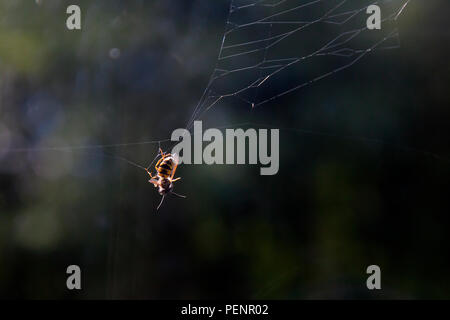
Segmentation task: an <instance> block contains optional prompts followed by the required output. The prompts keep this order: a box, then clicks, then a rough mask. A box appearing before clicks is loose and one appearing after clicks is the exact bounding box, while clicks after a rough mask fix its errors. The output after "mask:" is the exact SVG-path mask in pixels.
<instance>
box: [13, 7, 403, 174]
mask: <svg viewBox="0 0 450 320" xmlns="http://www.w3.org/2000/svg"><path fill="white" fill-rule="evenodd" d="M409 1H410V0H379V1H374V0H231V2H230V6H229V11H228V15H227V20H226V24H225V25H226V26H225V31H224V34H223V36H222V40H221V42H220V47H219V54H218V58H217V62H216V66H215V68H214V69H213V72H212V74H211V76H210V78H209V81H208V83H207V85H206V87H205V89H204V91H203V94H202V95H201V98H200V99H199V101H198V103H197V104H196V106H195V108H194V110H193V112H192V114H191V116H190V118H189V121H188V122H187V125H186V129H188V130H189V131H191V129H192V126H193V123H194V121H195V120H200V119H201V118H202V117H203V115H204V114H205V113H206V112H208V111H209V110H210V109H212V108H213V107H214V106H217V105H219V104H220V103H221V102H224V101H225V100H226V99H234V100H235V101H238V102H241V103H244V104H246V105H247V106H248V107H252V108H256V107H259V106H262V105H264V104H268V103H269V102H272V101H274V100H276V99H277V98H280V97H282V96H285V95H287V94H290V93H293V92H295V91H298V90H300V89H302V88H304V87H306V86H309V85H311V84H313V83H316V82H319V81H320V80H323V79H325V78H329V77H331V76H332V75H334V74H336V73H338V72H340V71H343V70H345V69H347V68H350V67H351V66H352V65H354V64H355V63H357V62H358V61H359V60H361V59H362V58H364V57H366V56H368V55H370V54H373V53H374V52H376V51H380V50H389V49H395V48H398V47H399V45H400V42H399V34H398V29H397V26H396V19H397V18H398V17H399V16H400V14H401V13H402V12H403V10H404V8H405V7H406V5H407V4H408V3H409ZM370 5H378V6H379V7H380V9H381V14H382V19H381V20H382V27H381V30H369V29H368V28H367V19H368V17H369V15H368V14H367V8H368V7H369V6H370ZM226 127H231V126H226ZM221 128H225V127H221ZM169 142H171V140H170V139H163V140H156V139H154V140H151V141H138V142H128V143H120V144H98V145H80V146H62V147H40V148H27V147H25V148H11V149H9V150H8V151H9V152H13V153H15V152H28V151H70V152H72V151H77V150H78V151H89V152H93V151H94V150H102V152H101V153H102V156H107V157H113V158H117V159H120V160H122V161H125V162H127V163H129V164H130V165H133V166H135V167H138V168H140V169H144V170H146V169H148V168H149V167H151V165H153V163H154V162H155V161H156V159H157V158H158V154H157V155H156V156H155V158H154V159H153V161H152V163H151V164H150V165H149V166H147V167H144V166H141V165H140V164H137V163H135V162H133V161H130V160H128V159H126V158H123V157H121V156H118V155H113V154H108V153H107V152H106V151H105V150H106V149H108V148H122V147H127V146H138V145H149V144H154V145H158V147H161V144H163V143H169Z"/></svg>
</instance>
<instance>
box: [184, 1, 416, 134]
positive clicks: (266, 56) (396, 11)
mask: <svg viewBox="0 0 450 320" xmlns="http://www.w3.org/2000/svg"><path fill="white" fill-rule="evenodd" d="M407 3H408V0H380V1H374V0H372V1H368V0H252V1H249V0H232V2H231V5H230V11H229V15H228V20H227V27H226V31H225V33H224V36H223V40H222V44H221V46H220V50H219V56H218V61H217V66H216V68H215V69H214V72H213V74H212V76H211V78H210V81H209V83H208V85H207V87H206V90H205V92H204V94H203V96H202V98H201V100H200V102H199V104H198V105H197V108H196V109H195V111H194V113H193V115H192V117H191V119H190V122H189V125H188V128H189V127H190V125H192V122H193V121H194V120H195V119H198V118H200V117H201V116H202V114H203V113H204V112H206V111H208V110H209V109H210V108H212V107H213V106H215V105H217V104H218V103H219V102H221V101H222V100H224V99H225V98H235V99H239V100H241V101H243V102H244V103H246V104H248V105H249V106H251V107H257V106H260V105H263V104H265V103H268V102H270V101H272V100H274V99H276V98H279V97H281V96H284V95H286V94H289V93H292V92H294V91H296V90H299V89H301V88H303V87H306V86H308V85H310V84H312V83H315V82H318V81H319V80H322V79H324V78H327V77H330V76H332V75H333V74H335V73H338V72H340V71H342V70H344V69H347V68H349V67H351V66H352V65H354V64H355V63H356V62H358V61H359V60H361V59H362V58H363V57H365V56H367V55H369V54H371V53H372V52H374V51H378V50H385V49H393V48H397V47H399V39H398V29H397V27H396V19H397V17H398V16H399V15H400V14H401V12H402V10H403V9H404V7H405V6H406V4H407ZM370 5H377V6H378V7H379V8H380V9H381V21H382V23H381V30H369V29H368V28H367V20H368V18H369V17H370V16H371V14H368V13H367V8H368V7H369V6H370ZM355 76H356V75H355Z"/></svg>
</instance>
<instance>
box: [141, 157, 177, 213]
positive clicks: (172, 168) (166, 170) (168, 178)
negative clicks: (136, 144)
mask: <svg viewBox="0 0 450 320" xmlns="http://www.w3.org/2000/svg"><path fill="white" fill-rule="evenodd" d="M159 154H160V156H161V157H160V159H159V160H158V162H157V163H156V165H155V169H156V174H155V175H152V174H151V172H150V171H148V170H147V169H146V171H147V173H148V175H149V176H150V180H148V182H150V183H152V184H153V185H154V186H155V188H158V192H159V194H160V195H161V196H162V199H161V202H160V203H159V205H158V208H157V209H156V210H158V209H159V207H161V205H162V203H163V201H164V197H165V196H166V195H167V194H169V193H171V194H173V195H175V196H177V197H180V198H186V197H185V196H183V195H180V194H177V193H175V192H173V183H174V182H175V181H178V180H180V179H181V178H180V177H179V178H176V179H174V176H175V172H176V171H177V167H178V164H179V163H180V161H179V158H178V155H177V154H176V153H175V154H171V153H164V152H163V151H162V149H161V148H160V149H159Z"/></svg>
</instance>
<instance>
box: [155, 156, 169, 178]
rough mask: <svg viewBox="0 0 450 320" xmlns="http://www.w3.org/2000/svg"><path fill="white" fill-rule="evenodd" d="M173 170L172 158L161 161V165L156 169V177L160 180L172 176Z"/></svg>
mask: <svg viewBox="0 0 450 320" xmlns="http://www.w3.org/2000/svg"><path fill="white" fill-rule="evenodd" d="M172 170H173V159H172V157H168V158H166V159H164V160H163V161H161V163H160V164H159V165H158V167H157V168H156V171H157V172H158V176H160V177H161V178H169V177H170V176H171V175H172Z"/></svg>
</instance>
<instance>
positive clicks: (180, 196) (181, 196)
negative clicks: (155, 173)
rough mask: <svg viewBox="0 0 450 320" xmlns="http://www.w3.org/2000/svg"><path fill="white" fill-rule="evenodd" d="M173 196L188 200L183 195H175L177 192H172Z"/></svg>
mask: <svg viewBox="0 0 450 320" xmlns="http://www.w3.org/2000/svg"><path fill="white" fill-rule="evenodd" d="M172 194H173V195H175V196H177V197H179V198H183V199H186V198H187V197H186V196H183V195H181V194H178V193H175V192H172Z"/></svg>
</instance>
